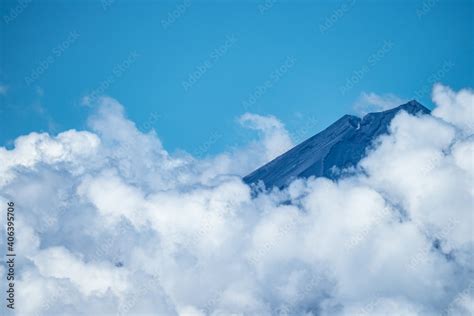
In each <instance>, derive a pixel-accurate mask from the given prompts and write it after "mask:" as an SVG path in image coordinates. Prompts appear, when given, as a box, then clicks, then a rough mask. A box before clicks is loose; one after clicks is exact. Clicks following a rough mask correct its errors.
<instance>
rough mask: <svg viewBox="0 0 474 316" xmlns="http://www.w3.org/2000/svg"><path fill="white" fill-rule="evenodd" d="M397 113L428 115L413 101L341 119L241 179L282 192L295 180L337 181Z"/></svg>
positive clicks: (360, 157) (382, 132)
mask: <svg viewBox="0 0 474 316" xmlns="http://www.w3.org/2000/svg"><path fill="white" fill-rule="evenodd" d="M400 111H406V112H408V113H409V114H412V115H417V114H430V112H431V111H430V110H429V109H427V108H426V107H424V106H423V105H422V104H420V103H418V102H417V101H416V100H411V101H409V102H407V103H405V104H402V105H400V106H398V107H395V108H393V109H390V110H386V111H383V112H373V113H369V114H367V115H365V116H364V117H363V118H359V117H356V116H353V115H344V116H342V117H341V118H340V119H339V120H337V121H336V122H334V123H333V124H332V125H330V126H329V127H327V128H326V129H325V130H323V131H322V132H320V133H318V134H316V135H314V136H312V137H310V138H308V139H307V140H305V141H304V142H302V143H301V144H299V145H297V146H295V147H293V148H292V149H290V150H289V151H287V152H286V153H284V154H283V155H281V156H279V157H277V158H275V159H274V160H272V161H270V162H269V163H267V164H266V165H265V166H263V167H261V168H259V169H257V170H255V171H254V172H252V173H251V174H249V175H248V176H246V177H244V181H245V182H246V183H248V184H251V183H256V182H258V181H259V180H261V181H263V182H264V184H265V186H266V187H267V188H271V187H273V186H276V187H278V188H283V187H285V186H287V185H288V184H289V183H290V182H291V181H293V180H294V179H296V178H308V177H310V176H316V177H321V176H322V177H327V178H330V179H337V178H339V177H340V176H341V173H340V172H339V171H340V170H343V169H346V168H349V167H351V166H356V165H357V163H358V162H359V161H360V160H361V159H362V158H363V157H364V156H365V154H366V150H367V149H368V148H369V147H370V146H371V144H372V142H373V141H374V140H375V139H376V138H377V137H378V136H380V135H382V134H385V133H387V131H388V126H389V125H390V122H391V121H392V119H393V118H394V116H395V115H396V114H397V113H398V112H400Z"/></svg>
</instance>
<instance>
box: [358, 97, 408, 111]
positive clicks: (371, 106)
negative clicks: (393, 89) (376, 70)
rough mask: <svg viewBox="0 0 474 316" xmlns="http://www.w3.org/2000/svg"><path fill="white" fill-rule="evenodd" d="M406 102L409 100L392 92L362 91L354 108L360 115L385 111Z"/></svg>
mask: <svg viewBox="0 0 474 316" xmlns="http://www.w3.org/2000/svg"><path fill="white" fill-rule="evenodd" d="M406 102H407V100H405V99H402V98H400V97H398V96H396V95H394V94H392V93H387V94H376V93H374V92H369V93H367V92H362V93H361V94H360V96H359V98H358V99H357V101H356V103H355V104H354V110H355V111H356V113H357V114H359V115H365V114H367V113H370V112H380V111H385V110H388V109H391V108H394V107H396V106H399V105H402V104H404V103H406Z"/></svg>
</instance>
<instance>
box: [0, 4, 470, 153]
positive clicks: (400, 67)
mask: <svg viewBox="0 0 474 316" xmlns="http://www.w3.org/2000/svg"><path fill="white" fill-rule="evenodd" d="M0 13H1V14H0V15H1V23H0V43H1V60H0V87H1V89H0V107H1V108H0V116H1V118H2V126H1V128H0V143H1V145H3V146H5V145H6V146H11V144H12V140H13V139H15V138H16V137H17V136H19V135H22V134H26V133H29V132H31V131H38V130H41V131H47V132H51V133H57V132H59V131H62V130H67V129H70V128H76V129H84V128H85V124H86V118H87V116H88V114H89V113H90V111H91V107H93V106H94V104H93V102H89V105H88V104H87V102H85V101H84V97H85V96H89V100H91V99H92V101H93V99H94V95H98V94H106V95H109V96H111V97H113V98H115V99H117V100H118V101H120V102H121V103H122V104H123V105H124V106H125V108H126V111H127V113H128V116H129V117H130V118H131V119H132V120H133V121H135V122H136V123H137V125H138V126H139V127H140V128H141V129H142V130H144V131H146V130H149V129H150V128H154V129H155V130H156V132H157V134H158V135H159V137H160V139H161V140H162V142H163V144H164V146H165V148H167V149H168V150H171V151H174V150H178V149H184V150H186V151H189V152H191V153H193V152H196V151H197V150H199V148H200V147H199V146H200V145H199V144H203V143H204V144H206V143H209V142H211V143H212V146H209V151H210V152H211V153H215V152H219V151H221V150H222V149H228V148H230V147H232V146H235V145H238V144H241V143H244V142H246V141H247V140H248V139H249V138H250V137H252V134H251V133H250V132H247V131H245V130H243V129H242V128H240V127H239V125H238V123H237V118H238V117H239V116H240V115H242V114H243V113H244V112H246V111H249V112H253V113H257V114H262V115H269V114H271V115H274V116H276V117H278V118H279V119H280V120H281V121H282V122H283V123H284V124H285V125H286V126H287V128H288V129H289V131H290V132H291V133H293V135H296V138H298V139H299V140H301V139H300V138H305V137H309V136H311V135H312V134H314V133H316V132H317V131H319V130H321V129H323V128H324V127H326V126H327V125H328V124H330V123H332V122H333V121H335V120H336V119H337V118H339V117H340V116H341V115H343V114H345V113H351V112H353V111H354V110H353V108H354V105H355V103H356V102H357V100H359V99H360V97H361V94H363V93H366V94H369V93H375V94H378V95H386V94H393V95H394V96H398V97H399V98H401V99H404V100H407V99H413V98H416V99H418V100H419V101H420V102H422V103H423V104H425V105H427V106H428V107H431V106H432V105H431V101H430V90H431V86H432V83H433V82H434V81H441V82H443V83H444V84H446V85H449V86H450V87H452V88H453V89H460V88H463V87H472V86H474V85H473V81H474V79H473V73H472V69H473V59H472V56H474V54H473V43H472V38H474V36H473V35H474V34H473V3H472V1H470V2H469V1H449V2H448V1H436V0H435V1H427V0H426V1H390V2H386V3H385V4H381V3H378V2H375V1H352V0H349V1H342V2H339V1H338V2H333V1H327V2H326V1H325V2H318V3H312V2H309V1H307V2H305V1H296V2H291V3H290V2H279V1H277V2H274V1H271V0H267V1H263V2H251V1H245V2H230V1H226V3H225V4H224V3H217V2H210V1H205V2H203V1H179V2H156V3H151V2H148V1H146V2H145V1H140V2H138V3H137V2H131V1H129V2H126V1H120V0H117V1H112V0H110V1H107V0H104V1H82V2H79V1H77V2H75V3H70V2H67V3H66V2H62V1H34V0H33V1H23V2H21V1H20V2H18V1H2V2H1V9H0ZM351 78H352V82H351V83H348V80H351ZM91 95H92V97H91ZM216 135H217V137H216Z"/></svg>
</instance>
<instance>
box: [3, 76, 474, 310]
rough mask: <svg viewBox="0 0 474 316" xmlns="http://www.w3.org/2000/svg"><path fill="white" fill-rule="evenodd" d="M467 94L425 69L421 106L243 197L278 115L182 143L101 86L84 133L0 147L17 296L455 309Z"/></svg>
mask: <svg viewBox="0 0 474 316" xmlns="http://www.w3.org/2000/svg"><path fill="white" fill-rule="evenodd" d="M473 100H474V93H473V91H472V90H468V89H465V90H461V91H458V92H455V91H452V90H451V89H450V88H449V87H446V86H442V85H436V86H435V87H434V89H433V101H434V103H435V104H436V108H435V110H434V111H433V115H432V116H420V117H416V116H411V115H409V114H407V113H405V112H403V113H400V114H399V115H397V116H396V117H395V118H394V119H393V121H392V123H391V125H390V129H389V134H388V135H385V136H382V137H380V138H379V139H378V140H377V141H376V143H375V144H374V146H373V148H372V149H371V150H370V151H369V152H368V153H367V156H366V157H365V158H364V159H363V160H362V161H361V162H360V164H359V166H357V172H356V173H355V174H354V173H351V174H353V175H351V176H350V177H347V178H344V179H341V180H340V181H338V182H333V181H331V180H328V179H325V178H310V179H307V180H301V179H300V180H296V181H294V182H293V183H292V184H291V185H290V186H289V187H288V188H287V189H285V190H281V191H280V190H276V189H275V190H272V191H269V192H262V193H260V194H258V195H255V194H252V190H251V188H250V187H248V186H247V185H245V184H244V183H243V182H242V180H241V176H243V175H245V174H246V173H247V172H248V171H251V170H252V169H254V168H256V167H259V166H260V165H261V164H262V163H264V162H265V161H266V160H268V159H270V158H273V157H275V156H276V155H278V154H280V153H282V152H283V151H285V150H286V149H288V148H289V147H290V146H291V145H292V144H291V140H290V138H289V136H288V133H287V132H286V130H285V129H284V126H283V125H282V124H281V122H279V121H278V120H277V119H276V118H274V117H262V116H258V115H254V114H245V115H243V116H242V117H241V119H240V121H241V123H242V124H243V125H244V126H247V127H250V128H252V129H256V130H258V131H260V132H261V138H260V139H259V140H258V141H255V142H254V143H252V144H250V145H248V146H247V147H244V148H241V149H238V150H234V151H232V152H228V153H222V154H220V155H217V156H214V157H207V158H205V159H197V158H196V157H193V156H192V155H190V154H186V153H179V154H170V153H169V152H167V151H166V150H165V149H164V148H163V146H162V144H161V142H160V140H159V138H158V137H157V135H156V134H155V133H154V132H150V133H142V132H140V131H139V130H138V129H137V128H136V126H135V124H134V123H133V122H131V121H129V120H128V119H127V118H126V116H125V113H124V109H123V107H122V106H121V105H120V104H119V103H118V102H117V101H116V100H114V99H112V98H108V97H103V98H100V99H98V101H97V102H98V105H97V110H96V111H95V113H94V114H93V115H92V116H91V117H90V119H89V121H88V130H87V131H75V130H69V131H66V132H63V133H60V134H58V135H48V134H45V133H43V134H38V133H31V134H29V135H26V136H21V137H19V138H17V139H16V141H15V147H14V149H12V150H7V149H6V148H0V203H1V205H3V207H1V212H2V213H1V214H0V215H1V216H2V218H5V217H6V214H5V213H6V203H7V202H8V201H11V200H13V201H14V202H15V204H16V212H17V217H16V219H15V225H16V231H17V237H18V240H17V244H16V248H17V249H16V252H17V275H16V285H15V286H16V289H17V296H16V312H17V314H18V315H53V314H55V313H59V314H68V315H79V314H81V315H82V314H87V315H200V316H201V315H470V314H472V313H473V312H474V306H473V300H474V297H473V294H474V293H473V291H472V290H473V286H474V282H473V265H472V259H473V258H472V257H473V253H474V252H473V250H474V249H473V245H474V237H473V206H474V189H473V182H474V166H473V161H474V159H473V158H474V140H473V127H474V118H473V112H472V111H473ZM2 223H3V221H2ZM2 234H4V232H3V233H2ZM5 247H6V245H5V240H4V239H1V242H0V248H1V249H5ZM0 275H1V278H2V279H3V280H5V277H6V270H5V268H4V265H2V266H1V267H0ZM2 286H3V283H2ZM2 292H3V288H2ZM2 308H4V306H2Z"/></svg>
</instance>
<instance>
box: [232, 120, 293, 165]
mask: <svg viewBox="0 0 474 316" xmlns="http://www.w3.org/2000/svg"><path fill="white" fill-rule="evenodd" d="M239 122H240V123H241V124H242V125H243V126H245V127H248V128H250V129H254V130H257V131H260V132H262V133H263V144H258V145H259V147H262V146H261V145H263V148H260V151H261V150H262V149H263V150H264V152H263V153H262V152H260V154H263V155H264V157H265V159H266V161H270V160H272V159H274V158H276V157H277V156H279V155H281V154H283V153H284V152H286V151H287V150H288V149H290V148H291V147H293V143H292V141H291V138H290V136H289V135H288V131H287V130H286V129H285V127H284V125H283V124H282V123H281V122H280V121H279V120H278V119H276V118H275V117H274V116H261V115H257V114H252V113H245V114H243V115H242V116H241V117H240V119H239Z"/></svg>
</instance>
